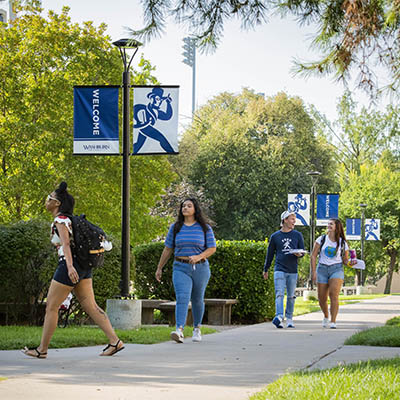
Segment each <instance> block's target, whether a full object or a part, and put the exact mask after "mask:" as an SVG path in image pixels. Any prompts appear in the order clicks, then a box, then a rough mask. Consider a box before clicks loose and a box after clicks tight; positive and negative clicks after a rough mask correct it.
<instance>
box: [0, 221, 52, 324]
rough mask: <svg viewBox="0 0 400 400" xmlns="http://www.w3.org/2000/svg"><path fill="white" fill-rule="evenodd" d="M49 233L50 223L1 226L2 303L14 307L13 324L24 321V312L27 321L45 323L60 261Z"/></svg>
mask: <svg viewBox="0 0 400 400" xmlns="http://www.w3.org/2000/svg"><path fill="white" fill-rule="evenodd" d="M49 232H50V230H49V224H48V222H45V221H39V220H31V221H27V222H23V221H21V222H18V223H16V224H13V225H2V226H0V275H1V279H0V302H1V303H11V304H13V307H12V308H11V307H9V315H8V317H9V321H8V322H9V323H15V322H17V321H18V319H20V318H21V310H23V311H22V318H23V319H25V320H26V321H27V322H29V323H40V322H41V319H42V317H43V311H42V312H41V311H40V310H43V306H41V305H42V303H43V301H44V296H45V294H46V293H47V290H48V288H49V284H50V280H51V277H52V275H53V271H54V265H55V264H56V262H57V261H56V260H57V257H56V255H55V252H54V249H53V247H54V246H52V245H51V243H50V240H49ZM18 314H20V315H19V316H18Z"/></svg>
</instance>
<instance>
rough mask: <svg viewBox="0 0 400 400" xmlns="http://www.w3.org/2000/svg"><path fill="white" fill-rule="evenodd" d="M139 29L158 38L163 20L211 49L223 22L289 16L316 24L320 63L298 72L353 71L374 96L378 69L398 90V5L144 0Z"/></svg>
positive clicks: (248, 24)
mask: <svg viewBox="0 0 400 400" xmlns="http://www.w3.org/2000/svg"><path fill="white" fill-rule="evenodd" d="M142 3H143V8H144V17H145V27H144V28H143V29H140V30H132V33H133V35H136V36H140V37H142V38H144V39H148V38H150V37H152V36H156V35H160V34H161V33H162V32H163V31H164V28H165V21H166V18H167V17H169V16H172V17H173V18H174V19H175V21H176V22H178V23H182V24H184V25H186V26H188V28H189V30H190V32H191V33H192V34H193V35H194V36H195V37H197V40H198V45H199V46H200V47H202V48H203V49H214V48H215V47H216V46H217V45H218V43H219V41H220V39H221V37H222V36H223V31H224V24H225V22H227V21H229V20H231V19H233V18H237V19H238V20H239V21H241V23H242V28H244V29H251V28H254V26H256V25H259V24H263V23H266V22H267V19H268V17H269V16H270V15H272V13H274V12H276V11H277V10H278V11H280V12H281V13H282V14H283V15H284V16H285V15H288V14H289V15H295V16H296V17H297V18H298V21H299V23H300V24H310V23H313V24H316V30H315V34H314V40H313V46H314V47H316V48H317V49H318V50H319V51H320V52H321V54H322V55H321V58H320V59H319V60H317V61H315V62H311V63H301V62H298V63H297V64H298V71H300V72H302V73H304V74H305V75H308V74H310V73H315V74H319V75H323V74H329V75H334V76H335V77H336V78H337V79H347V78H348V77H349V76H350V72H352V70H353V68H356V69H357V70H358V72H359V76H358V84H359V86H360V87H362V88H365V89H367V90H369V91H370V92H371V94H372V95H375V94H376V93H377V91H378V89H379V88H380V86H379V85H381V83H378V78H377V75H378V74H377V72H378V71H379V69H383V71H384V72H383V75H385V74H386V75H387V76H388V81H387V83H386V88H387V89H390V90H393V91H396V90H398V89H399V84H400V83H399V82H400V81H399V79H398V76H399V71H400V51H399V40H398V39H399V35H400V12H399V10H400V6H399V2H398V0H371V1H357V0H340V1H315V0H278V1H260V0H247V1H240V0H214V1H193V0H178V1H175V2H174V3H173V7H172V8H171V2H169V1H167V0H160V1H150V0H144V1H143V2H142Z"/></svg>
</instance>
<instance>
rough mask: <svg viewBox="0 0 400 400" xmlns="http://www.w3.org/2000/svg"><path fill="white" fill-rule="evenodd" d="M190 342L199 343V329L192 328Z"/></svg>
mask: <svg viewBox="0 0 400 400" xmlns="http://www.w3.org/2000/svg"><path fill="white" fill-rule="evenodd" d="M192 341H193V342H201V331H200V328H194V329H193V335H192Z"/></svg>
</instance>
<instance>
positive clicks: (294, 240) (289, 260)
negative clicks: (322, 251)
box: [264, 230, 304, 274]
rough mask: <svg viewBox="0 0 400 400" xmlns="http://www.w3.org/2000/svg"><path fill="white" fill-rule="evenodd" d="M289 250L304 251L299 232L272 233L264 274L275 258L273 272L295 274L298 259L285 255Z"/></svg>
mask: <svg viewBox="0 0 400 400" xmlns="http://www.w3.org/2000/svg"><path fill="white" fill-rule="evenodd" d="M290 249H304V239H303V235H302V234H301V233H300V232H298V231H296V230H292V231H290V232H282V231H276V232H275V233H273V234H272V235H271V238H270V240H269V244H268V251H267V257H266V258H265V263H264V272H266V271H268V269H269V267H270V266H271V263H272V260H273V259H274V256H275V271H282V272H287V273H289V274H296V273H297V264H298V257H297V256H295V255H294V254H287V251H288V250H290Z"/></svg>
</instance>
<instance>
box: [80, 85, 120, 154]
mask: <svg viewBox="0 0 400 400" xmlns="http://www.w3.org/2000/svg"><path fill="white" fill-rule="evenodd" d="M118 96H119V87H118V86H96V87H95V86H75V87H74V154H81V155H85V154H86V155H96V154H119V127H118Z"/></svg>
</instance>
